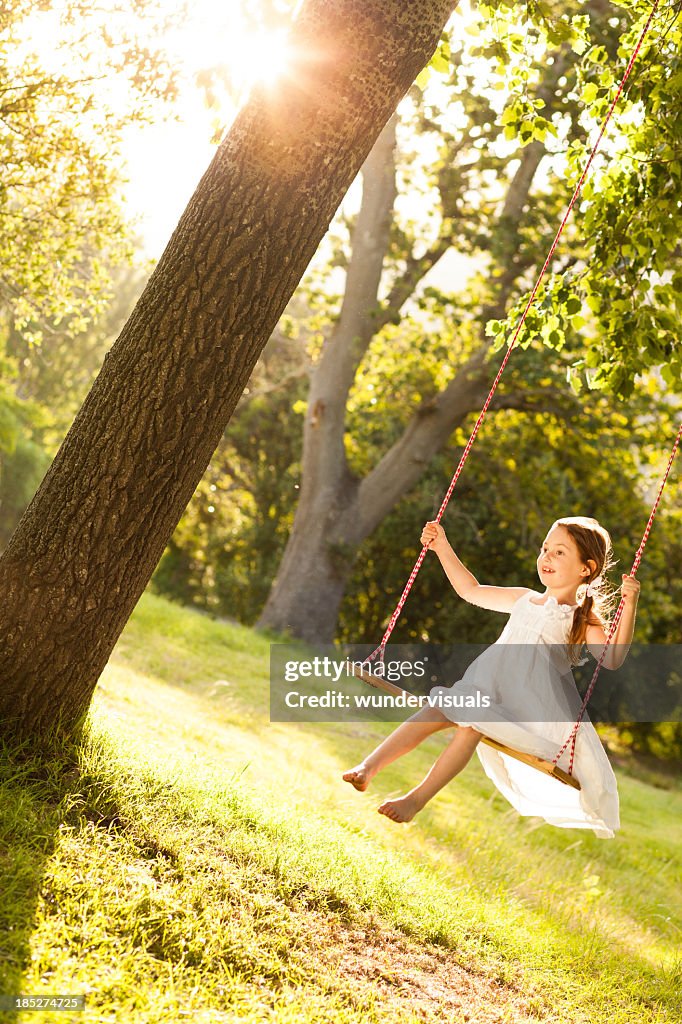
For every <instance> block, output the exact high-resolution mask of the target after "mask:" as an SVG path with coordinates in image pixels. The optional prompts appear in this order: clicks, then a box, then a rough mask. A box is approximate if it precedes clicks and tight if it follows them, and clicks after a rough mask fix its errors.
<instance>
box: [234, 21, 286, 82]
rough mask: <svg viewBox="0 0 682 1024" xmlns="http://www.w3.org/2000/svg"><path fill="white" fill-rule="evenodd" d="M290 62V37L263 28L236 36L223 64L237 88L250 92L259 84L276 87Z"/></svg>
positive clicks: (239, 33) (278, 30) (275, 30)
mask: <svg viewBox="0 0 682 1024" xmlns="http://www.w3.org/2000/svg"><path fill="white" fill-rule="evenodd" d="M290 58H291V53H290V50H289V47H288V40H287V33H286V32H285V31H284V30H281V29H267V28H263V29H260V30H258V31H243V32H238V33H235V35H234V36H233V37H232V38H231V39H230V40H229V41H228V44H227V47H226V51H225V57H224V59H223V63H224V65H225V68H226V70H227V72H228V74H229V76H230V78H231V79H232V81H233V84H234V86H235V88H237V89H239V90H240V91H244V92H248V91H249V90H250V89H252V88H253V87H254V86H255V85H258V84H259V83H262V84H263V85H265V86H270V87H271V86H273V85H275V83H276V82H277V81H278V79H279V78H281V77H282V76H283V75H284V74H285V72H286V70H287V68H288V67H289V62H290Z"/></svg>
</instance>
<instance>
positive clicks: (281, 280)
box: [0, 0, 455, 734]
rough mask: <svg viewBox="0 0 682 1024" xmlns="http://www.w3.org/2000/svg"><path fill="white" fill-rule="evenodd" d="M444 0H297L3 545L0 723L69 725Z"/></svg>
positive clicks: (419, 58) (419, 61)
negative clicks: (271, 72) (264, 70)
mask: <svg viewBox="0 0 682 1024" xmlns="http://www.w3.org/2000/svg"><path fill="white" fill-rule="evenodd" d="M454 6H455V3H454V2H453V0H412V2H411V3H409V4H406V3H405V2H404V0H306V2H305V3H304V5H303V8H302V10H301V12H300V14H299V16H298V18H297V20H296V24H295V26H294V30H293V40H292V41H293V49H294V52H295V53H296V54H297V55H298V58H297V61H296V66H295V68H294V69H293V71H292V72H291V73H290V74H289V75H288V76H287V79H286V80H285V81H281V82H279V83H278V85H277V87H276V88H275V89H273V90H272V91H271V92H267V91H265V90H263V89H259V90H256V92H255V93H254V95H253V96H252V98H251V99H250V101H249V102H248V104H247V105H246V107H245V108H244V109H243V110H242V112H241V113H240V115H239V116H238V118H237V120H236V122H235V124H234V126H233V128H232V129H231V131H230V133H229V135H228V136H227V138H226V139H225V141H224V142H223V144H222V145H221V146H220V148H219V150H218V152H217V154H216V156H215V158H214V160H213V161H212V163H211V165H210V167H209V169H208V171H207V172H206V174H205V175H204V177H203V178H202V180H201V182H200V184H199V186H198V188H197V190H196V192H195V194H194V196H193V197H192V199H191V200H190V202H189V205H188V207H187V209H186V211H185V213H184V214H183V216H182V218H181V220H180V222H179V224H178V227H177V228H176V230H175V232H174V234H173V236H172V238H171V240H170V242H169V244H168V247H167V248H166V251H165V252H164V254H163V256H162V258H161V260H160V262H159V264H158V266H157V268H156V270H155V271H154V273H153V275H152V277H151V279H150V281H149V283H148V285H147V287H146V289H145V291H144V293H143V295H142V297H141V298H140V300H139V302H138V304H137V306H136V307H135V309H134V311H133V313H132V315H131V317H130V319H129V320H128V322H127V324H126V325H125V327H124V329H123V331H122V333H121V335H120V337H119V339H118V340H117V342H116V343H115V345H114V346H113V348H112V349H111V351H110V353H109V354H108V356H107V357H106V359H105V361H104V364H103V367H102V370H101V372H100V374H99V376H98V378H97V380H96V381H95V383H94V385H93V387H92V390H91V391H90V394H89V395H88V397H87V399H86V401H85V403H84V405H83V407H82V408H81V410H80V412H79V414H78V416H77V417H76V420H75V421H74V424H73V426H72V428H71V430H70V431H69V434H68V435H67V437H66V439H65V441H64V443H63V444H62V446H61V448H60V450H59V452H58V454H57V457H56V458H55V460H54V463H53V464H52V466H51V468H50V470H49V472H48V474H47V476H46V478H45V480H44V481H43V483H42V485H41V487H40V488H39V490H38V492H37V494H36V496H35V498H34V500H33V501H32V503H31V505H30V506H29V508H28V510H27V512H26V514H25V516H24V517H23V519H22V521H21V523H20V524H19V526H18V528H17V530H16V532H15V534H14V536H13V537H12V539H11V541H10V543H9V545H8V547H7V549H6V550H5V552H4V554H3V556H2V558H1V559H0V587H1V588H2V594H3V606H2V611H1V612H0V671H1V673H2V690H1V691H0V718H1V719H2V721H3V725H4V728H5V729H6V730H7V731H9V730H13V731H14V732H18V733H23V734H31V733H36V732H42V731H45V730H46V729H47V728H50V727H51V725H52V723H53V722H54V721H55V719H57V718H58V719H59V720H60V722H61V726H62V728H65V729H73V728H75V727H76V726H77V724H78V723H79V722H80V721H81V720H82V718H83V716H84V713H85V712H86V711H87V708H88V706H89V703H90V699H91V696H92V692H93V690H94V687H95V685H96V682H97V679H98V677H99V675H100V673H101V671H102V669H103V668H104V666H105V664H106V662H107V660H108V657H109V655H110V653H111V651H112V649H113V647H114V645H115V643H116V640H117V638H118V636H119V634H120V632H121V630H122V628H123V626H124V625H125V623H126V621H127V619H128V617H129V615H130V613H131V611H132V609H133V608H134V606H135V604H136V602H137V600H138V599H139V597H140V594H141V593H142V591H143V590H144V587H145V586H146V584H147V582H148V580H149V578H150V576H151V574H152V572H153V570H154V567H155V566H156V564H157V562H158V560H159V558H160V556H161V554H162V553H163V550H164V547H165V545H166V543H167V541H168V538H169V537H170V536H171V534H172V532H173V530H174V528H175V526H176V524H177V522H178V520H179V518H180V516H181V514H182V512H183V510H184V508H185V507H186V505H187V503H188V501H189V499H190V498H191V496H192V494H193V492H194V490H195V488H196V486H197V484H198V482H199V480H200V479H201V476H202V474H203V472H204V470H205V468H206V466H207V464H208V462H209V459H210V457H211V455H212V453H213V451H214V450H215V448H216V446H217V444H218V442H219V440H220V438H221V436H222V433H223V431H224V428H225V425H226V423H227V422H228V420H229V418H230V415H231V413H232V410H233V409H234V407H235V405H236V403H237V400H238V399H239V396H240V394H241V393H242V390H243V388H244V386H245V384H246V382H247V380H248V378H249V375H250V373H251V370H252V369H253V366H254V364H255V362H256V360H257V358H258V355H259V353H260V351H261V349H262V348H263V346H264V345H265V342H266V341H267V339H268V337H269V335H270V334H271V332H272V330H273V328H274V326H275V324H276V323H277V320H278V318H279V316H280V315H281V313H282V310H283V309H284V306H285V304H286V302H287V300H288V299H289V297H290V296H291V294H292V292H293V291H294V289H295V287H296V284H297V283H298V281H299V279H300V277H301V275H302V273H303V271H304V270H305V268H306V266H307V264H308V262H309V261H310V259H311V257H312V256H313V254H314V252H315V249H316V248H317V245H318V244H319V242H320V240H321V238H322V237H323V235H324V233H325V231H326V229H327V227H328V225H329V222H330V220H331V218H332V216H333V214H334V212H335V210H336V208H337V206H338V204H339V202H340V201H341V199H342V197H343V195H344V194H345V192H346V190H347V188H348V186H349V185H350V183H351V182H352V180H353V178H354V177H355V175H356V174H357V172H358V170H359V168H360V166H361V165H362V163H363V161H364V160H365V158H366V156H367V154H368V152H369V150H370V148H371V146H372V144H373V143H374V141H375V139H376V138H377V136H378V135H379V133H380V131H381V129H382V127H383V126H384V125H385V124H386V122H387V120H388V118H389V117H390V115H391V113H392V112H393V110H394V109H395V107H396V104H397V102H398V101H399V99H400V98H401V97H402V96H403V95H404V93H405V92H406V90H407V89H408V87H409V85H410V84H411V82H412V81H413V79H414V77H415V76H416V75H417V73H418V72H419V71H420V69H421V68H422V67H423V66H424V64H425V63H426V62H427V60H428V59H429V57H430V55H431V54H432V52H433V50H434V49H435V47H436V44H437V42H438V39H439V37H440V34H441V32H442V29H443V27H444V25H445V23H446V21H447V19H448V17H449V15H450V14H451V12H452V10H453V9H454Z"/></svg>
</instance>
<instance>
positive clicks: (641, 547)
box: [552, 422, 682, 775]
mask: <svg viewBox="0 0 682 1024" xmlns="http://www.w3.org/2000/svg"><path fill="white" fill-rule="evenodd" d="M680 440H682V422H680V429H679V430H678V431H677V437H676V438H675V443H674V445H673V448H672V451H671V453H670V458H669V459H668V465H667V467H666V470H665V473H664V474H663V479H662V480H661V485H660V487H659V488H658V494H657V495H656V500H655V501H654V505H653V508H652V509H651V515H650V516H649V522H648V523H647V524H646V529H645V530H644V535H643V537H642V540H641V543H640V545H639V547H638V548H637V554H636V555H635V560H634V562H633V563H632V568H631V569H630V573H629V575H630V576H635V575H636V573H637V570H638V568H639V563H640V562H641V561H642V555H643V554H644V548H645V547H646V542H647V540H648V539H649V534H650V533H651V527H652V524H653V521H654V517H655V515H656V512H657V511H658V506H659V504H660V501H661V496H662V495H663V488H664V487H665V485H666V482H667V480H668V475H669V473H670V469H671V467H672V464H673V459H674V458H675V454H676V452H677V449H678V448H679V445H680ZM624 607H625V599H624V598H622V597H621V599H620V604H619V605H618V608H617V609H616V614H615V615H614V616H613V621H612V622H611V627H610V629H609V633H608V636H607V637H606V643H605V644H604V648H603V650H602V652H601V655H600V657H599V661H598V662H597V667H596V668H595V670H594V674H593V676H592V679H591V680H590V685H589V686H588V687H587V690H586V691H585V696H584V697H583V701H582V704H581V705H580V711H579V713H578V717H577V719H576V722H575V725H574V726H573V729H572V730H571V733H570V735H569V737H568V739H567V740H566V742H565V743H564V744H563V746H562V747H561V750H560V751H559V753H558V754H557V755H556V757H554V758H553V759H552V764H558V761H559V758H560V757H561V755H562V754H563V752H564V750H566V747H567V746H568V745H569V743H570V744H571V756H570V761H569V765H568V774H569V775H572V774H573V759H574V757H575V742H576V739H577V737H578V730H579V729H580V723H581V722H582V720H583V715H584V714H585V709H586V708H587V705H588V704H589V701H590V697H591V696H592V691H593V690H594V687H595V683H596V682H597V677H598V675H599V673H600V671H601V667H602V665H603V664H604V659H605V658H606V654H607V652H608V649H609V645H610V643H611V640H612V639H613V637H614V636H615V634H616V630H617V629H618V623H619V622H620V619H621V616H622V614H623V608H624Z"/></svg>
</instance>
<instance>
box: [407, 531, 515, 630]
mask: <svg viewBox="0 0 682 1024" xmlns="http://www.w3.org/2000/svg"><path fill="white" fill-rule="evenodd" d="M421 542H422V544H423V545H425V546H427V547H428V548H429V550H430V551H434V552H435V553H436V554H437V555H438V558H439V559H440V564H441V565H442V566H443V569H444V570H445V575H446V576H447V578H448V579H449V580H450V583H451V584H452V586H453V587H454V589H455V590H456V591H457V593H458V594H459V596H460V597H461V598H462V599H463V600H464V601H468V602H469V604H475V605H477V606H478V607H479V608H487V609H488V611H491V612H509V611H511V610H512V608H513V606H514V605H515V604H516V602H517V601H518V599H519V598H520V597H523V595H524V594H527V593H528V587H489V586H484V585H482V584H481V583H479V582H478V580H477V579H476V577H475V576H474V575H473V573H470V572H469V570H468V569H467V567H466V566H465V565H464V563H463V562H460V560H459V558H458V557H457V555H456V554H455V552H454V551H453V550H452V548H451V546H450V544H449V542H448V539H447V537H446V536H445V530H444V529H443V527H442V526H441V525H440V523H436V522H430V523H427V524H426V526H425V527H424V529H423V530H422V535H421Z"/></svg>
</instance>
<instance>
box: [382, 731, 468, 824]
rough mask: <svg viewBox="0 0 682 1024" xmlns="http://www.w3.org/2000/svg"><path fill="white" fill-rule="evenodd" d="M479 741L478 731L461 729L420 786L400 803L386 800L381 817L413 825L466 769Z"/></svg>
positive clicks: (399, 800) (400, 799)
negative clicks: (444, 787) (420, 813)
mask: <svg viewBox="0 0 682 1024" xmlns="http://www.w3.org/2000/svg"><path fill="white" fill-rule="evenodd" d="M480 738H481V733H480V732H477V731H476V729H472V728H470V727H469V726H458V727H457V731H456V733H455V735H454V736H453V737H452V739H451V740H450V742H449V743H448V745H447V747H446V748H445V750H444V751H443V752H442V754H441V755H440V757H439V758H438V760H437V761H436V762H435V764H434V765H433V766H432V768H431V769H430V770H429V772H428V773H427V775H426V776H425V778H424V779H423V780H422V781H421V782H420V783H419V785H418V786H415V787H414V789H411V790H410V792H409V793H407V795H406V796H402V797H400V798H399V799H397V800H385V801H384V803H383V804H382V805H381V806H380V807H379V808H378V810H379V814H385V815H386V817H387V818H390V819H391V820H392V821H411V820H412V818H414V816H415V814H416V813H417V811H421V809H422V807H423V806H424V804H425V803H427V801H429V800H430V799H431V797H432V796H434V795H435V794H436V793H437V792H438V790H439V789H442V788H443V786H445V785H446V784H447V783H448V782H450V780H451V779H454V777H455V775H458V774H459V772H461V771H462V769H463V768H464V767H466V765H467V764H468V763H469V761H470V760H471V758H472V756H473V753H474V750H475V749H476V745H477V744H478V741H479V740H480Z"/></svg>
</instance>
